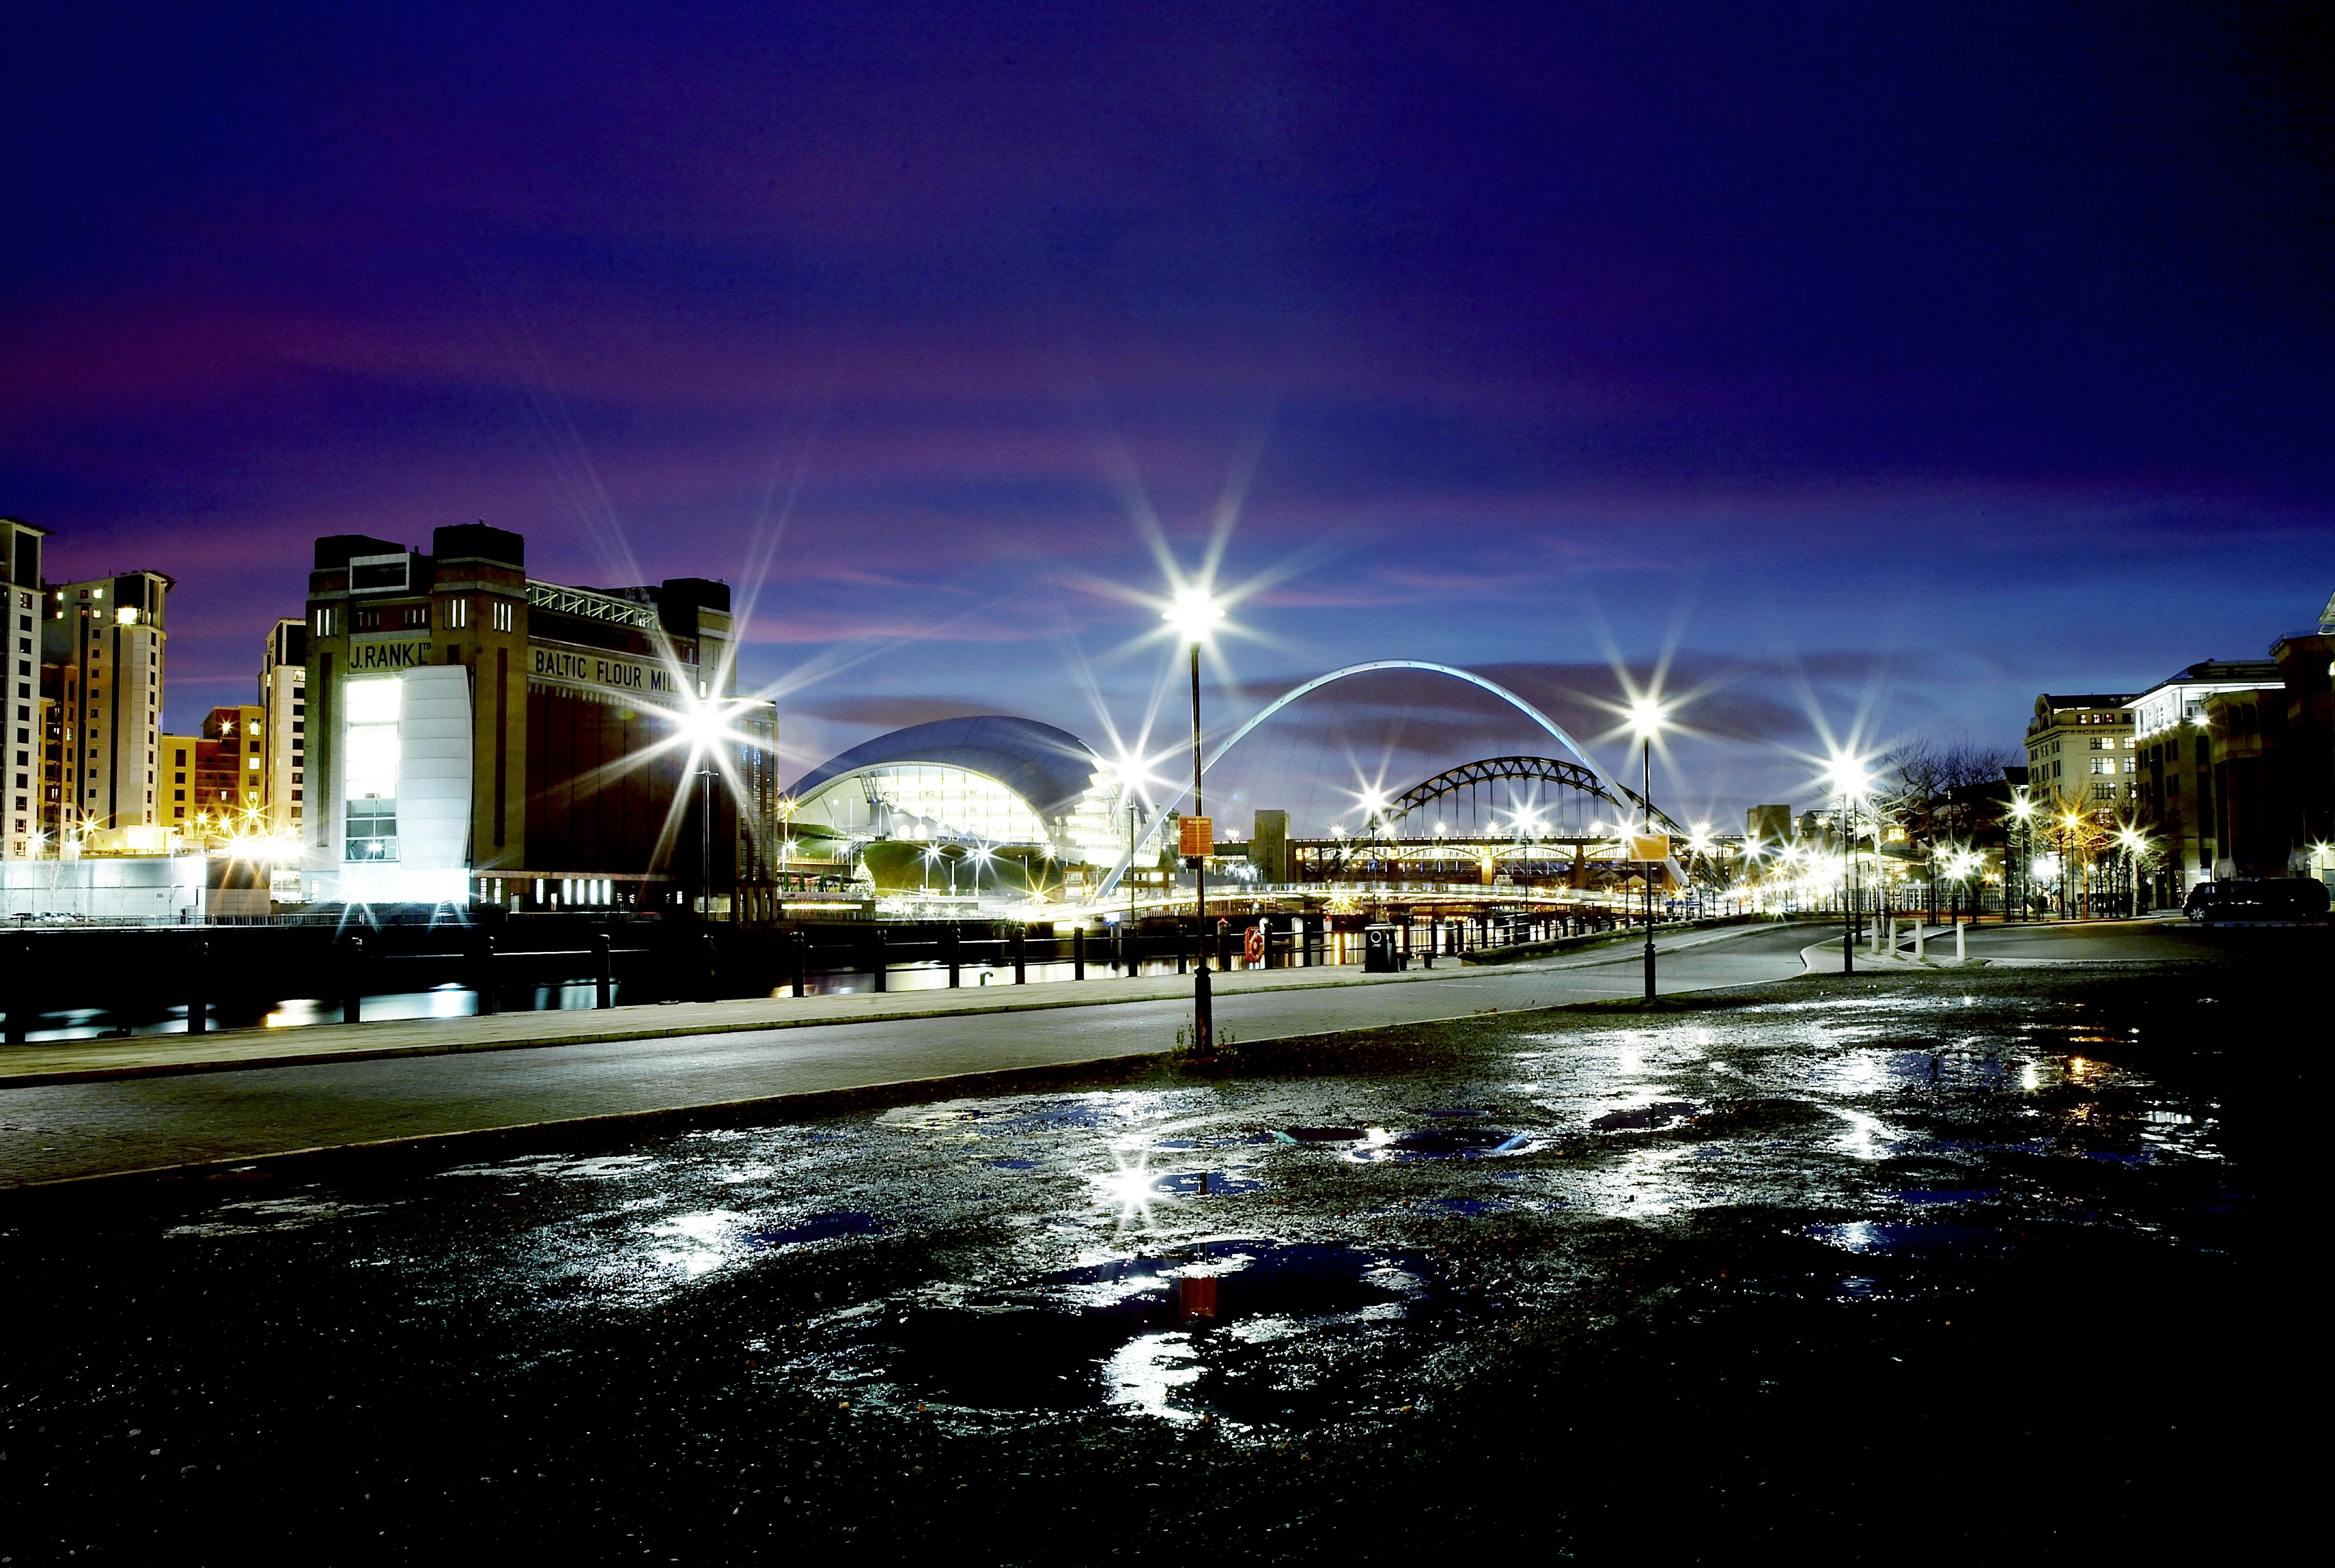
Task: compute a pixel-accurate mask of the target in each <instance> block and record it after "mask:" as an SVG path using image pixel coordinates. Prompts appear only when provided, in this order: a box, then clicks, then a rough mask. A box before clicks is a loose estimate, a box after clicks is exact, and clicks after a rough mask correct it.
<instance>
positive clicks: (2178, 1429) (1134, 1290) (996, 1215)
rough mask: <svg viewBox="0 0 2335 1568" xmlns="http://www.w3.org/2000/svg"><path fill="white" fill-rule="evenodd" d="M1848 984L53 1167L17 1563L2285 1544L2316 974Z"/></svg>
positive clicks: (1682, 1555) (12, 1384)
mask: <svg viewBox="0 0 2335 1568" xmlns="http://www.w3.org/2000/svg"><path fill="white" fill-rule="evenodd" d="M2307 989H2308V988H2307V986H2306V985H2305V984H2304V983H2303V982H2301V980H2298V979H2297V978H2296V977H2295V976H2294V975H2293V974H2292V973H2291V972H2290V971H2288V970H2286V969H2284V968H2283V967H2280V968H2276V969H2273V968H2271V967H2268V966H2249V965H2247V964H2245V963H2243V962H2233V963H2222V964H2218V965H2215V966H2212V967H2207V966H2202V965H2195V966H2179V967H2159V968H2156V969H2147V970H2144V969H2129V970H2127V969H2110V970H2096V971H2090V972H2077V971H2056V972H2046V971H2033V970H2030V971H2023V972H2002V971H1987V972H1975V973H1971V974H1968V975H1943V974H1941V975H1913V976H1902V977H1901V976H1891V977H1886V978H1865V977H1859V978H1857V979H1855V980H1853V981H1851V980H1845V979H1840V978H1833V979H1828V980H1803V981H1800V982H1792V983H1788V984H1785V985H1779V986H1774V987H1769V988H1765V989H1762V990H1759V991H1755V992H1737V993H1733V994H1731V995H1729V996H1725V997H1716V998H1709V999H1705V1000H1702V1001H1700V1002H1693V1003H1689V1004H1684V1005H1678V1006H1669V1007H1665V1008H1663V1009H1662V1010H1661V1011H1656V1012H1653V1013H1652V1014H1642V1013H1640V1012H1639V1011H1637V1010H1635V1009H1634V1008H1596V1009H1584V1010H1576V1011H1561V1012H1547V1013H1536V1014H1521V1015H1512V1016H1506V1017H1497V1018H1489V1019H1484V1020H1478V1021H1469V1022H1464V1023H1455V1024H1445V1025H1435V1026H1425V1027H1419V1028H1409V1029H1400V1030H1391V1031H1379V1032H1376V1033H1371V1034H1364V1035H1350V1036H1340V1037H1331V1038H1327V1039H1321V1040H1306V1041H1297V1042H1290V1043H1285V1044H1280V1045H1274V1046H1270V1047H1264V1048H1255V1049H1251V1050H1247V1051H1245V1053H1244V1056H1243V1058H1242V1060H1240V1061H1239V1062H1238V1063H1237V1064H1236V1065H1235V1066H1233V1067H1231V1068H1228V1069H1226V1070H1220V1071H1218V1072H1216V1073H1213V1074H1207V1075H1202V1074H1198V1073H1196V1072H1191V1071H1187V1070H1177V1069H1176V1068H1173V1067H1171V1066H1164V1065H1163V1066H1162V1067H1160V1068H1159V1069H1158V1070H1155V1071H1152V1072H1149V1073H1148V1074H1146V1075H1145V1076H1143V1077H1140V1078H1139V1079H1136V1080H1134V1081H1128V1082H1116V1083H1104V1084H1096V1085H1091V1086H1076V1085H1074V1086H1069V1087H1066V1088H1061V1089H1049V1090H1048V1091H1046V1092H1043V1093H1031V1094H1022V1095H1015V1096H1008V1097H1002V1098H991V1099H977V1100H957V1101H949V1102H945V1103H938V1104H919V1105H907V1106H896V1107H893V1108H888V1109H871V1110H867V1111H862V1112H858V1113H855V1114H852V1115H848V1116H842V1117H838V1118H831V1119H828V1120H826V1121H822V1122H818V1123H814V1124H786V1125H770V1126H756V1127H742V1128H725V1129H721V1130H715V1131H699V1132H693V1133H686V1134H678V1135H669V1136H663V1137H656V1138H654V1139H653V1140H650V1141H643V1142H632V1143H625V1142H620V1141H611V1140H612V1139H614V1138H615V1137H620V1135H615V1134H607V1133H603V1134H601V1135H599V1137H598V1139H597V1140H596V1141H595V1142H591V1143H588V1144H587V1143H586V1142H583V1141H581V1138H580V1137H579V1140H578V1141H576V1143H574V1144H572V1145H570V1146H568V1147H561V1148H558V1149H554V1150H536V1151H532V1152H528V1153H524V1154H518V1155H512V1156H509V1157H499V1158H492V1159H485V1160H478V1159H472V1160H470V1161H467V1162H465V1163H459V1164H457V1163H453V1161H452V1160H451V1159H448V1158H444V1157H439V1158H435V1159H434V1160H432V1161H426V1162H422V1163H421V1164H418V1165H417V1164H416V1163H415V1162H413V1161H412V1160H401V1161H392V1160H385V1159H384V1160H380V1161H377V1162H373V1163H371V1164H368V1163H367V1162H364V1161H362V1160H360V1161H354V1162H351V1161H346V1160H344V1161H341V1162H338V1163H336V1164H335V1165H334V1166H331V1167H329V1168H322V1169H320V1168H315V1167H306V1166H283V1167H256V1168H252V1169H247V1170H243V1171H237V1172H229V1173H225V1174H223V1175H219V1176H211V1177H208V1178H205V1179H201V1180H179V1181H151V1180H149V1181H140V1182H134V1183H119V1182H117V1183H109V1184H104V1185H102V1186H92V1187H90V1188H87V1189H83V1190H80V1191H50V1192H45V1193H31V1194H21V1195H16V1196H15V1197H12V1198H10V1199H9V1200H7V1201H6V1202H5V1205H0V1280H5V1282H6V1283H5V1301H6V1308H5V1316H6V1318H7V1320H8V1322H9V1327H8V1329H7V1331H6V1346H7V1349H6V1352H5V1372H0V1449H5V1457H0V1510H5V1513H0V1561H11V1562H13V1563H31V1562H36V1561H49V1560H63V1559H64V1558H65V1557H66V1556H67V1554H68V1553H73V1554H75V1555H74V1556H73V1560H74V1561H80V1560H82V1559H86V1558H97V1559H105V1560H139V1561H152V1560H157V1559H160V1558H162V1557H165V1556H168V1557H170V1558H174V1559H178V1560H198V1561H219V1560H227V1559H231V1558H232V1559H248V1558H252V1557H259V1558H272V1557H275V1556H279V1555H284V1554H288V1553H297V1554H299V1555H302V1556H304V1557H311V1558H315V1559H319V1560H324V1561H334V1562H340V1561H361V1560H367V1559H372V1558H377V1557H378V1558H390V1559H401V1560H402V1559H421V1558H443V1557H448V1556H457V1555H459V1556H466V1557H467V1556H475V1555H477V1554H479V1553H481V1552H483V1551H489V1550H492V1551H499V1552H506V1553H524V1554H526V1555H527V1556H528V1557H530V1558H540V1557H550V1556H553V1555H555V1554H556V1555H557V1556H559V1557H565V1558H568V1559H572V1560H585V1561H596V1560H602V1559H625V1560H629V1559H646V1560H674V1561H683V1562H725V1561H743V1560H752V1559H758V1558H776V1559H793V1558H795V1557H798V1556H801V1557H802V1558H804V1560H807V1561H809V1560H817V1559H819V1558H821V1557H828V1556H832V1555H837V1554H840V1555H842V1556H844V1557H846V1558H867V1559H870V1560H888V1559H894V1558H899V1557H907V1556H915V1557H918V1558H936V1559H942V1560H954V1561H965V1562H974V1563H992V1562H1004V1563H1087V1562H1097V1561H1109V1560H1114V1559H1128V1560H1132V1559H1136V1558H1138V1557H1140V1558H1148V1559H1151V1560H1153V1561H1155V1562H1157V1561H1161V1560H1165V1559H1168V1558H1174V1559H1177V1560H1187V1559H1188V1560H1192V1561H1199V1562H1207V1561H1232V1562H1255V1561H1264V1562H1284V1561H1285V1562H1310V1561H1318V1560H1324V1559H1346V1560H1356V1561H1396V1560H1404V1559H1417V1558H1419V1557H1420V1556H1421V1555H1422V1554H1425V1553H1449V1552H1453V1551H1462V1552H1467V1553H1474V1552H1477V1551H1486V1550H1502V1549H1507V1550H1515V1549H1522V1550H1527V1551H1531V1552H1534V1553H1545V1554H1546V1555H1550V1556H1555V1557H1573V1558H1577V1559H1580V1560H1584V1561H1592V1562H1610V1561H1617V1560H1621V1559H1623V1558H1630V1559H1646V1560H1656V1561H1720V1560H1726V1559H1733V1558H1742V1557H1745V1556H1747V1555H1748V1554H1752V1553H1758V1554H1759V1555H1762V1556H1768V1555H1774V1554H1776V1553H1780V1552H1790V1553H1794V1554H1796V1555H1802V1554H1804V1555H1807V1556H1810V1557H1821V1558H1823V1559H1830V1560H1846V1561H1881V1560H1904V1559H1909V1558H1910V1559H1914V1560H1926V1559H1930V1558H1934V1557H1943V1556H1953V1557H1964V1556H1969V1555H1972V1554H1973V1553H1983V1554H1985V1555H1989V1556H1993V1557H1998V1558H2000V1557H2010V1558H2013V1559H2017V1560H2033V1559H2052V1560H2067V1561H2091V1560H2098V1558H2100V1557H2102V1556H2106V1555H2119V1556H2127V1557H2129V1556H2132V1555H2133V1554H2136V1553H2137V1554H2140V1555H2142V1556H2145V1557H2146V1558H2148V1559H2150V1560H2161V1559H2162V1558H2163V1557H2164V1556H2165V1555H2166V1554H2168V1553H2174V1552H2177V1551H2182V1550H2199V1551H2212V1552H2214V1553H2238V1552H2243V1551H2244V1550H2246V1549H2247V1544H2248V1543H2249V1542H2251V1541H2253V1540H2254V1539H2256V1538H2258V1537H2262V1536H2264V1535H2265V1534H2268V1533H2270V1532H2272V1531H2274V1530H2275V1529H2277V1528H2278V1527H2279V1526H2281V1525H2282V1524H2284V1523H2286V1522H2287V1521H2286V1519H2285V1518H2284V1515H2285V1514H2286V1513H2287V1511H2288V1509H2289V1507H2290V1502H2289V1499H2290V1497H2291V1492H2290V1490H2289V1488H2290V1485H2291V1483H2292V1482H2293V1480H2294V1475H2295V1473H2294V1470H2293V1465H2294V1459H2295V1450H2294V1449H2293V1448H2291V1447H2289V1446H2288V1445H2289V1444H2290V1443H2291V1442H2292V1441H2293V1439H2294V1437H2295V1434H2296V1432H2297V1430H2298V1428H2299V1426H2300V1424H2301V1423H2302V1422H2303V1420H2304V1418H2305V1416H2306V1414H2307V1412H2305V1411H2303V1410H2302V1409H2301V1408H2300V1406H2301V1401H2304V1400H2306V1399H2308V1398H2309V1396H2308V1388H2309V1387H2310V1386H2311V1383H2312V1382H2313V1381H2314V1380H2315V1379H2314V1376H2313V1369H2314V1368H2315V1366H2316V1357H2315V1355H2313V1354H2311V1352H2309V1351H2308V1350H2305V1349H2304V1348H2303V1347H2304V1346H2305V1343H2306V1341H2304V1339H2303V1338H2302V1336H2301V1333H2300V1332H2299V1331H2298V1327H2297V1325H2299V1324H2300V1323H2301V1322H2302V1321H2304V1320H2305V1317H2306V1315H2309V1316H2312V1317H2315V1316H2316V1309H2315V1308H2313V1307H2312V1306H2311V1300H2312V1299H2313V1298H2312V1294H2311V1292H2315V1290H2316V1289H2317V1287H2314V1286H2311V1285H2310V1284H2309V1280H2310V1279H2311V1278H2313V1277H2316V1269H2317V1265H2314V1264H2313V1263H2311V1258H2312V1257H2314V1256H2315V1255H2316V1254H2317V1249H2316V1247H2315V1246H2305V1245H2302V1244H2301V1243H2302V1242H2304V1241H2305V1240H2307V1238H2308V1236H2309V1235H2310V1234H2315V1232H2314V1231H2311V1230H2306V1229H2304V1228H2303V1227H2302V1224H2301V1219H2302V1215H2301V1205H2300V1203H2299V1201H2298V1200H2299V1198H2300V1196H2301V1191H2302V1186H2301V1183H2302V1181H2303V1179H2304V1177H2303V1171H2302V1161H2301V1156H2300V1149H2301V1147H2304V1146H2305V1145H2307V1143H2308V1141H2309V1140H2310V1139H2311V1137H2315V1136H2316V1135H2315V1134H2312V1133H2311V1131H2310V1126H2311V1124H2310V1122H2309V1120H2308V1115H2307V1114H2306V1113H2308V1111H2309V1106H2310V1104H2311V1096H2312V1094H2313V1093H2314V1092H2315V1091H2314V1090H2313V1089H2311V1084H2312V1083H2313V1082H2314V1081H2315V1076H2316V1075H2315V1073H2314V1072H2313V1071H2312V1068H2313V1066H2315V1062H2314V1060H2313V1059H2314V1057H2315V1054H2316V1052H2317V1050H2318V1049H2319V1046H2320V1038H2321V1036H2322V1035H2323V1032H2324V1026H2323V1024H2321V1023H2320V1022H2319V1021H2317V1018H2316V1015H2315V1013H2314V1012H2313V1011H2311V1010H2310V1009H2309V1008H2307V1007H2306V1006H2305V1005H2304V1004H2305V1002H2307V1000H2308V996H2307Z"/></svg>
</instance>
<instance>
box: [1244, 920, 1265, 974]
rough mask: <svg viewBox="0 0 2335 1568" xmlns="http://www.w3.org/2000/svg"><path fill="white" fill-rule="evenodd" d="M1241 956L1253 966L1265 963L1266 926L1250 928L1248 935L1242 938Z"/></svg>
mask: <svg viewBox="0 0 2335 1568" xmlns="http://www.w3.org/2000/svg"><path fill="white" fill-rule="evenodd" d="M1241 956H1242V957H1244V958H1245V959H1247V960H1248V961H1249V963H1251V964H1252V965H1261V964H1263V963H1264V926H1262V925H1252V926H1250V927H1249V928H1248V934H1247V935H1246V936H1244V937H1242V938H1241Z"/></svg>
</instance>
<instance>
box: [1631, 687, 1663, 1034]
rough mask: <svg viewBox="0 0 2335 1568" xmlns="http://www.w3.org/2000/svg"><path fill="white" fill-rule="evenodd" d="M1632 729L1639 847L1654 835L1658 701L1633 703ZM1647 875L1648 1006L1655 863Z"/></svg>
mask: <svg viewBox="0 0 2335 1568" xmlns="http://www.w3.org/2000/svg"><path fill="white" fill-rule="evenodd" d="M1630 727H1631V728H1632V729H1633V730H1635V731H1637V732H1638V741H1639V747H1640V750H1639V752H1638V800H1639V803H1640V804H1641V805H1642V806H1643V807H1644V808H1645V811H1646V828H1645V832H1644V834H1643V835H1642V837H1641V838H1640V840H1639V844H1640V847H1643V845H1644V841H1645V840H1646V839H1648V838H1652V837H1653V836H1654V733H1655V731H1658V730H1660V729H1661V728H1662V705H1661V704H1660V703H1658V702H1649V701H1647V700H1646V699H1644V698H1641V699H1639V700H1638V701H1637V702H1633V703H1631V704H1630ZM1644 865H1645V876H1646V952H1645V965H1646V1005H1647V1006H1649V1007H1651V1006H1652V1005H1653V1001H1654V862H1652V861H1651V860H1650V861H1647V862H1645V863H1644Z"/></svg>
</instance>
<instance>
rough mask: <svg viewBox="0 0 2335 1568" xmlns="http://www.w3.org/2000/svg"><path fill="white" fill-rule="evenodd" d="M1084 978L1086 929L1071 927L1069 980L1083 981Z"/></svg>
mask: <svg viewBox="0 0 2335 1568" xmlns="http://www.w3.org/2000/svg"><path fill="white" fill-rule="evenodd" d="M1056 951H1057V952H1060V951H1061V949H1059V948H1057V949H1056ZM1086 977H1087V928H1086V927H1085V926H1083V925H1073V926H1071V979H1072V980H1084V979H1085V978H1086Z"/></svg>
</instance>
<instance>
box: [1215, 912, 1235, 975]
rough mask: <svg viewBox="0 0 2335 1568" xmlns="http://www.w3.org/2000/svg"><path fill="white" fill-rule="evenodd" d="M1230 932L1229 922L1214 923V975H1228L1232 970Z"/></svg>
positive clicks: (1230, 925)
mask: <svg viewBox="0 0 2335 1568" xmlns="http://www.w3.org/2000/svg"><path fill="white" fill-rule="evenodd" d="M1232 931H1233V928H1232V923H1231V922H1230V921H1228V920H1219V921H1217V922H1216V973H1218V974H1230V973H1232V970H1233V937H1232Z"/></svg>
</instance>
